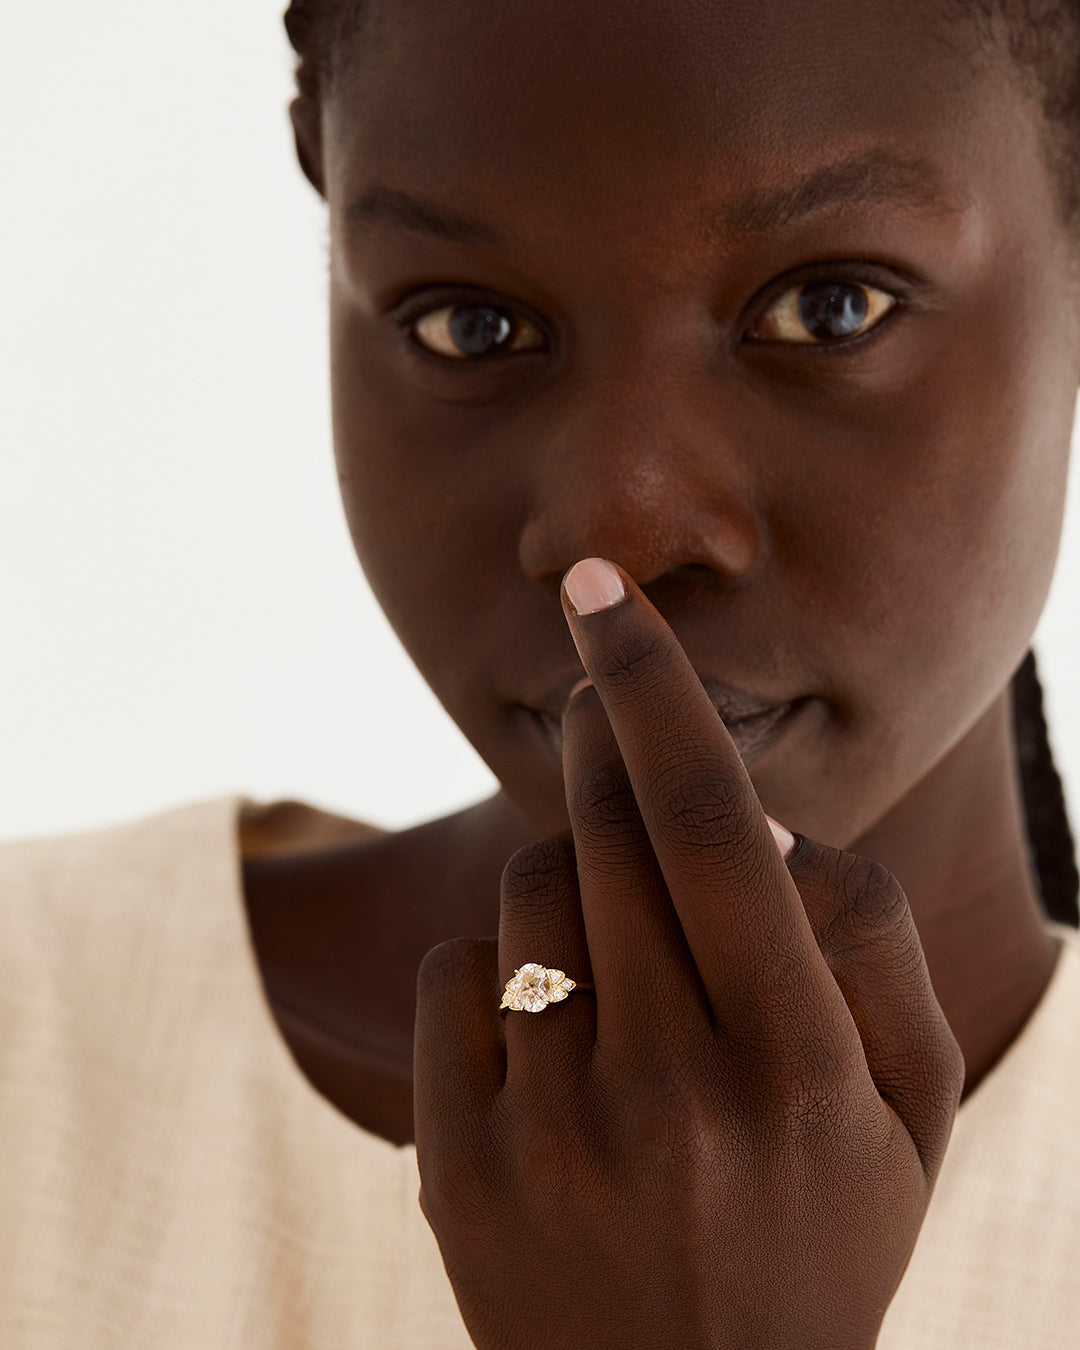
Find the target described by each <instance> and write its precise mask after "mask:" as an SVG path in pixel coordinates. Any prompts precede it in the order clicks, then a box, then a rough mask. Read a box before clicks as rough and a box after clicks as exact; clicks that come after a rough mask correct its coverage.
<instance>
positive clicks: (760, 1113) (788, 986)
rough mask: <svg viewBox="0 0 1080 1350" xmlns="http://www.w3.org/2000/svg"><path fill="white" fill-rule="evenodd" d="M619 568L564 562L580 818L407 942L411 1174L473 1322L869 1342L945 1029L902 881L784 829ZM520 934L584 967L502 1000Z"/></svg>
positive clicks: (907, 1220)
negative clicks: (493, 928) (576, 662)
mask: <svg viewBox="0 0 1080 1350" xmlns="http://www.w3.org/2000/svg"><path fill="white" fill-rule="evenodd" d="M572 572H573V573H574V576H569V574H568V576H569V579H570V583H571V585H572V586H575V577H576V578H577V581H578V582H581V581H582V580H586V581H587V580H589V579H590V578H591V579H592V580H594V581H595V580H596V579H597V578H598V577H601V573H602V569H601V567H600V566H599V565H598V564H597V563H596V562H594V561H593V560H590V561H589V562H588V563H587V564H584V565H583V564H579V565H578V567H577V568H575V569H572ZM612 576H613V577H614V578H615V580H614V582H613V583H612V582H610V580H609V587H610V589H609V590H608V592H607V594H606V598H607V599H608V600H612V599H613V600H614V601H615V603H614V604H612V605H609V606H608V607H606V608H601V609H596V610H595V611H594V612H582V613H580V614H578V613H576V612H575V610H574V608H573V605H572V604H571V603H570V600H569V597H568V595H567V587H566V584H565V582H564V588H563V603H564V607H565V609H566V612H567V618H568V621H569V623H570V627H571V631H572V633H573V635H574V640H575V642H576V643H577V647H578V651H579V654H580V656H581V659H582V662H583V664H584V666H585V669H586V671H587V672H588V674H589V676H590V678H591V680H592V682H593V683H592V685H591V686H587V687H586V688H585V689H583V690H582V691H581V692H579V693H578V694H577V695H576V697H575V698H574V699H572V700H571V703H570V705H569V707H568V709H567V712H566V714H565V716H564V723H563V725H564V766H565V779H566V794H567V806H568V810H569V815H570V821H571V826H572V833H571V832H567V833H564V834H560V835H556V836H554V837H552V838H548V839H543V840H540V841H538V842H537V843H535V844H531V845H529V846H527V847H526V848H523V849H521V850H519V851H518V852H517V853H515V854H514V855H513V857H512V858H511V859H510V861H509V863H508V864H507V867H506V869H505V872H504V874H503V884H502V905H501V920H500V928H499V936H498V942H497V943H496V942H495V941H494V940H493V939H486V940H485V939H467V938H462V939H456V940H454V941H452V942H447V943H443V944H442V945H440V946H438V947H436V948H434V949H433V950H432V951H431V952H429V953H428V955H427V957H426V958H425V960H424V962H423V964H422V966H421V969H420V973H419V980H418V1011H417V1022H416V1045H415V1061H414V1064H415V1068H414V1073H415V1089H414V1112H415V1130H416V1146H417V1157H418V1162H419V1167H420V1175H421V1194H420V1202H421V1205H422V1208H423V1211H424V1214H425V1216H426V1217H427V1219H428V1222H429V1223H430V1224H431V1227H432V1229H433V1230H434V1233H435V1236H436V1238H437V1240H438V1242H439V1246H440V1250H441V1252H442V1256H443V1260H444V1263H445V1266H446V1270H447V1273H448V1275H449V1277H450V1280H451V1283H452V1285H453V1288H454V1292H455V1294H456V1296H457V1300H458V1305H459V1307H460V1309H461V1313H462V1316H463V1318H464V1321H465V1324H466V1326H467V1328H468V1330H469V1334H470V1335H471V1337H472V1339H473V1341H474V1343H475V1344H476V1346H477V1347H480V1350H511V1347H514V1346H518V1345H520V1346H526V1345H533V1344H535V1345H537V1346H543V1347H544V1350H564V1348H565V1350H569V1348H570V1347H574V1350H580V1347H582V1346H588V1347H590V1350H607V1347H610V1348H611V1350H615V1348H616V1347H618V1350H626V1347H631V1346H633V1347H639V1346H640V1347H649V1350H661V1348H666V1347H671V1348H672V1350H676V1347H677V1350H714V1347H715V1348H716V1350H719V1348H720V1347H724V1350H728V1348H729V1347H730V1348H731V1350H751V1347H754V1348H756V1347H768V1348H769V1350H814V1347H822V1350H825V1348H826V1347H827V1350H867V1348H868V1347H871V1346H873V1345H874V1344H875V1342H876V1339H877V1335H878V1331H879V1329H880V1326H881V1322H882V1319H883V1318H884V1315H885V1312H886V1310H887V1308H888V1305H889V1303H890V1301H891V1299H892V1297H893V1294H894V1293H895V1291H896V1288H897V1286H898V1285H899V1282H900V1279H901V1277H902V1275H903V1272H904V1269H905V1267H906V1266H907V1263H908V1260H909V1259H910V1256H911V1252H912V1250H913V1248H914V1245H915V1241H916V1238H917V1236H918V1233H919V1229H920V1226H921V1224H922V1221H923V1218H924V1216H925V1213H926V1208H927V1205H928V1203H929V1200H930V1196H931V1193H932V1190H933V1187H934V1183H935V1180H936V1178H937V1174H938V1170H939V1168H940V1166H941V1162H942V1159H943V1157H944V1154H945V1149H946V1146H947V1143H948V1139H949V1134H950V1131H951V1128H952V1122H953V1119H954V1116H955V1113H956V1107H957V1105H958V1103H959V1099H960V1094H961V1091H962V1087H963V1080H964V1062H963V1057H962V1055H961V1053H960V1049H959V1046H958V1045H957V1042H956V1039H955V1037H954V1036H953V1035H952V1032H951V1031H950V1029H949V1026H948V1023H947V1022H946V1020H945V1017H944V1015H943V1013H942V1011H941V1008H940V1006H939V1004H938V1002H937V999H936V998H935V996H934V992H933V988H932V987H931V983H930V977H929V974H928V971H927V967H926V962H925V960H924V957H923V952H922V946H921V944H920V942H919V937H918V933H917V931H916V928H915V925H914V922H913V920H912V916H911V912H910V909H909V907H908V903H907V899H906V897H905V895H904V893H903V891H902V889H901V888H900V886H899V885H898V883H897V882H896V880H895V879H894V878H893V877H892V876H891V875H890V874H889V873H888V872H887V871H886V870H885V869H884V868H882V867H880V866H879V865H877V864H875V863H873V862H871V861H869V860H868V859H865V858H861V857H858V856H856V855H854V854H850V853H843V852H840V851H837V850H835V849H831V848H827V847H825V846H824V845H821V844H817V843H814V842H813V841H811V840H809V839H806V838H803V837H799V838H797V839H796V840H795V841H794V848H793V849H791V850H790V852H789V853H788V856H787V858H786V860H785V858H784V856H783V855H782V852H781V848H780V847H778V842H777V841H778V839H779V840H780V841H781V844H783V842H785V832H784V831H783V830H777V832H776V836H775V837H774V832H773V830H772V829H771V828H770V822H769V820H768V818H767V817H766V815H765V814H764V812H763V811H762V808H761V805H760V803H759V801H758V799H757V796H756V794H755V792H754V790H753V787H752V785H751V783H750V781H749V779H748V777H747V774H746V771H745V769H744V767H743V764H742V761H741V759H740V758H739V755H738V753H737V751H736V749H735V746H734V745H733V743H732V741H731V738H730V736H729V735H728V733H727V730H726V729H725V727H724V725H723V723H722V722H721V720H720V718H719V716H718V714H717V712H716V710H715V708H714V707H713V705H712V703H711V702H710V700H709V698H708V695H707V694H706V692H705V690H704V688H703V687H702V685H701V682H700V680H699V679H698V677H697V675H696V673H695V672H694V669H693V667H692V666H691V664H690V662H689V660H688V659H687V657H686V655H685V653H684V652H683V650H682V648H681V647H680V646H679V644H678V642H677V640H676V638H675V636H674V634H673V633H672V632H671V630H670V628H669V627H668V626H667V624H666V623H665V622H664V621H663V619H662V618H661V616H660V615H659V614H658V613H657V611H656V610H655V609H654V608H653V607H652V605H650V604H649V602H648V601H647V600H646V599H645V597H644V595H643V594H642V593H641V591H640V590H639V589H638V588H637V587H636V586H635V585H634V583H633V582H632V581H631V580H630V579H629V578H628V577H627V576H626V574H625V573H624V572H622V571H621V569H618V570H616V571H614V572H613V573H612ZM620 583H621V585H620ZM583 590H584V588H583V587H582V586H580V585H576V586H575V595H576V596H577V598H578V599H579V601H580V599H581V595H582V593H583ZM620 593H624V594H625V598H622V599H619V595H620ZM604 598H605V596H604V594H602V593H600V594H598V595H597V596H596V597H595V599H594V601H593V602H592V604H583V605H582V608H583V609H592V608H593V606H594V605H595V603H597V601H598V600H602V599H604ZM527 962H538V963H540V964H541V965H543V966H547V967H554V968H557V969H559V970H562V971H565V972H566V974H567V975H568V976H569V977H571V978H572V979H574V980H578V981H582V982H592V983H593V984H594V985H595V990H594V991H589V990H586V989H581V990H574V991H573V992H571V993H570V994H569V996H568V997H567V998H565V999H563V1000H562V1001H560V1002H558V1003H556V1004H554V1005H552V1006H549V1007H547V1008H545V1009H544V1010H543V1011H542V1012H541V1013H538V1014H530V1013H526V1012H518V1011H507V1012H504V1013H501V1014H500V1012H499V1011H498V1009H499V1001H500V998H501V997H502V993H503V988H504V985H505V983H506V981H507V980H509V979H510V978H511V976H512V975H513V973H514V971H515V969H517V968H520V967H522V966H523V965H525V964H526V963H527Z"/></svg>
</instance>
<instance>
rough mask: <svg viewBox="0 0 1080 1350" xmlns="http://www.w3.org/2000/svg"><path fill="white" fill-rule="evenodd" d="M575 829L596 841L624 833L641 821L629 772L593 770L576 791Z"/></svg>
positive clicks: (607, 767)
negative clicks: (581, 830)
mask: <svg viewBox="0 0 1080 1350" xmlns="http://www.w3.org/2000/svg"><path fill="white" fill-rule="evenodd" d="M573 805H574V807H575V808H576V810H575V813H574V815H575V821H574V823H575V826H578V827H579V828H582V829H584V830H585V831H586V833H587V834H589V835H592V836H593V837H602V836H604V835H608V834H621V833H624V832H625V831H626V829H627V827H628V826H633V825H635V824H636V823H637V821H638V820H639V818H640V812H639V810H638V804H637V798H636V797H635V796H634V789H633V788H632V787H631V785H630V779H629V777H628V776H627V774H626V771H625V769H623V768H621V767H616V766H615V765H611V764H604V765H601V766H599V767H598V768H595V769H591V770H589V772H588V773H586V774H585V776H584V777H583V778H582V779H581V781H580V783H578V784H577V785H576V787H575V789H574V802H573Z"/></svg>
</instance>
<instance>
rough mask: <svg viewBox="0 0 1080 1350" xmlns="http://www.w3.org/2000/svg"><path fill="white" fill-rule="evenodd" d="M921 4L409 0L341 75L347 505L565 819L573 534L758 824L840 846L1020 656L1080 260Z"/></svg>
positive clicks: (995, 92)
mask: <svg viewBox="0 0 1080 1350" xmlns="http://www.w3.org/2000/svg"><path fill="white" fill-rule="evenodd" d="M933 10H934V6H933V5H932V4H931V5H926V6H924V5H921V4H918V3H915V4H913V3H911V2H910V0H869V2H868V0H837V3H835V4H830V5H828V6H822V5H820V4H807V3H805V2H804V0H734V2H733V3H725V4H723V5H717V4H711V3H703V2H701V0H699V2H698V3H682V4H673V3H671V0H668V2H667V3H663V2H662V0H645V2H644V3H639V4H635V5H626V4H623V3H620V0H593V2H592V3H590V4H587V5H582V4H581V3H580V0H555V2H553V3H546V4H536V3H535V0H529V2H528V3H526V2H524V0H501V3H500V4H499V5H498V6H497V7H496V8H495V9H493V8H492V6H491V5H490V4H489V3H487V0H456V2H455V3H452V4H447V3H445V0H409V3H403V2H402V3H395V4H387V5H379V6H376V7H375V8H374V10H373V11H372V14H371V17H370V18H369V20H368V23H367V26H366V29H365V31H364V33H363V34H362V35H360V36H359V38H358V39H357V56H356V57H355V60H354V59H352V58H349V57H345V58H343V59H341V61H340V65H341V66H342V68H345V67H348V68H349V69H348V75H347V78H345V79H343V80H342V81H341V83H340V86H339V88H338V90H337V92H336V94H335V95H334V97H333V98H332V99H331V101H330V102H329V104H328V106H327V107H326V109H325V110H324V119H323V156H324V161H323V162H324V174H325V189H326V195H327V199H328V203H329V207H330V221H331V226H330V231H331V233H330V238H331V303H332V353H333V403H334V423H335V440H336V456H337V463H338V469H339V474H340V481H341V488H342V493H343V496H344V502H345V507H346V511H347V515H348V520H349V525H350V528H351V531H352V536H353V540H354V542H355V545H356V549H357V553H358V555H359V558H360V561H361V563H362V565H363V568H364V571H365V573H366V575H367V577H368V579H369V581H370V583H371V585H372V587H373V589H374V591H375V594H376V595H377V597H378V599H379V601H380V602H381V604H382V606H383V608H384V609H385V611H386V614H387V616H388V618H389V620H390V622H391V623H392V625H393V627H394V629H395V631H396V632H397V634H398V636H399V637H400V639H401V641H402V642H403V644H404V645H405V647H406V649H407V650H408V652H409V654H410V656H411V657H412V658H413V660H414V661H415V662H416V664H417V666H418V668H419V669H420V671H421V672H422V674H423V675H424V677H425V678H426V679H427V681H428V682H429V683H430V685H431V687H432V688H433V690H434V691H435V693H436V694H437V696H438V697H439V699H440V700H441V702H442V703H443V705H444V706H445V708H446V709H447V711H448V712H449V714H450V715H451V717H452V718H453V719H454V721H455V722H456V723H457V724H458V725H459V726H460V727H461V729H462V731H463V732H464V734H465V735H466V736H467V737H468V739H469V740H470V741H471V742H472V744H473V745H474V746H475V747H476V749H477V751H478V752H479V753H480V754H481V755H482V756H483V758H484V760H485V761H486V762H487V763H488V765H489V766H490V767H491V769H492V771H493V772H494V773H495V774H496V775H497V776H498V778H499V779H500V781H501V782H502V784H503V786H504V788H505V790H506V791H507V793H508V794H509V795H510V797H511V798H512V799H513V800H514V801H515V802H516V803H517V805H518V806H519V807H520V808H521V809H522V810H523V811H524V812H525V813H526V814H527V815H528V816H529V818H530V820H531V821H533V822H534V823H535V825H536V827H537V829H538V831H540V832H545V833H546V832H553V831H554V830H557V829H561V828H564V827H565V826H566V823H567V817H566V808H565V802H564V798H563V784H562V762H561V754H560V742H559V730H558V723H559V716H560V712H561V708H562V705H563V703H564V702H565V699H566V695H567V693H568V690H569V687H570V686H571V684H572V683H573V682H574V681H575V680H576V679H577V678H578V677H579V675H580V674H581V667H580V665H579V662H578V660H577V657H576V654H575V651H574V646H573V643H572V641H571V638H570V634H569V631H568V630H567V627H566V624H565V620H564V618H563V614H562V610H561V606H560V601H559V583H560V579H561V577H562V575H563V573H564V572H565V570H566V569H567V568H568V567H570V566H571V565H572V564H573V563H574V562H576V561H577V560H578V559H579V558H582V557H587V556H590V555H601V556H604V557H607V558H612V559H614V560H615V561H617V562H619V563H621V564H622V566H623V567H625V568H626V569H627V570H628V571H629V572H630V573H631V574H632V575H633V576H634V577H635V578H636V580H637V581H638V582H639V584H640V585H642V586H643V588H644V589H645V592H646V593H647V594H648V595H649V596H650V598H651V599H652V601H653V603H654V604H655V605H656V606H657V607H658V608H659V610H660V611H661V613H662V614H663V615H664V616H665V618H666V619H667V620H668V622H669V623H670V624H671V626H672V627H673V629H674V631H675V633H676V635H677V636H678V638H679V640H680V641H681V643H682V645H683V647H684V648H685V650H686V652H687V653H688V655H689V657H690V659H691V660H692V662H693V663H694V665H695V667H696V669H697V670H698V672H699V674H700V675H701V677H702V679H703V680H704V681H705V683H706V687H707V688H710V692H712V693H713V694H714V697H715V699H716V701H717V704H718V708H719V709H720V711H721V713H722V715H723V716H724V717H725V720H726V721H728V722H729V723H730V724H732V731H733V735H734V736H735V739H736V743H737V744H738V745H739V746H740V749H741V750H742V752H743V756H744V759H745V761H746V765H747V768H748V770H749V772H750V775H751V777H752V779H753V781H754V784H755V786H756V788H757V791H758V793H759V795H760V797H761V800H762V802H763V804H764V806H765V809H766V810H767V811H769V812H770V813H771V814H772V815H774V816H776V817H777V818H779V819H780V820H782V821H784V822H785V823H786V824H788V825H789V826H791V827H792V828H794V829H797V830H801V831H803V832H804V833H807V834H810V835H811V836H813V837H815V838H818V839H820V840H822V841H825V842H828V843H832V844H835V845H839V846H843V845H846V844H849V843H850V842H851V841H853V840H854V839H855V838H857V837H858V836H859V835H860V834H861V833H862V832H863V831H865V830H866V829H867V828H869V826H870V825H872V824H873V823H875V822H876V821H877V820H879V819H880V818H881V817H882V816H883V815H884V814H885V813H886V812H887V811H888V810H889V809H890V807H892V806H893V805H894V804H895V803H896V802H897V801H899V799H900V798H902V797H903V796H904V794H905V793H906V792H907V791H908V790H909V789H910V788H911V787H912V786H913V785H914V784H915V783H916V782H917V781H918V780H919V779H920V778H921V777H922V776H923V775H924V774H925V773H926V772H927V770H928V769H929V768H931V767H932V766H933V764H935V763H936V762H937V761H938V760H939V759H940V758H941V756H942V755H943V754H945V752H946V751H948V750H949V749H950V748H951V747H952V746H953V745H955V744H956V743H957V742H958V741H959V740H960V739H961V738H962V737H963V736H964V735H965V733H966V732H967V731H968V730H970V729H971V727H972V726H973V725H974V723H975V722H976V721H977V719H978V718H979V717H980V715H981V714H982V713H983V712H985V711H986V709H987V708H988V707H989V705H990V704H991V703H992V702H993V701H994V699H995V697H996V696H997V695H999V694H1000V692H1001V690H1002V689H1003V687H1004V686H1005V684H1006V683H1007V681H1008V679H1009V676H1010V675H1011V672H1012V671H1013V669H1014V668H1015V666H1016V665H1017V664H1018V662H1019V661H1020V659H1021V657H1022V656H1023V653H1024V651H1025V650H1026V648H1027V645H1028V642H1029V638H1030V635H1031V633H1032V630H1033V628H1034V626H1035V623H1036V620H1037V617H1038V615H1039V612H1040V609H1041V608H1042V604H1043V601H1044V599H1045V595H1046V592H1047V589H1048V585H1049V580H1050V576H1051V571H1052V567H1053V560H1054V556H1055V553H1056V549H1057V541H1058V535H1059V531H1060V524H1061V514H1062V506H1063V496H1064V485H1065V477H1066V465H1067V454H1068V445H1069V433H1070V428H1071V424H1072V417H1073V411H1074V401H1075V395H1076V383H1077V367H1078V364H1080V356H1078V339H1077V322H1076V319H1077V295H1076V289H1075V287H1074V281H1073V276H1074V273H1073V258H1074V253H1073V248H1072V245H1071V243H1070V240H1069V238H1068V236H1067V234H1066V231H1065V229H1064V227H1063V226H1062V225H1061V224H1060V223H1059V221H1058V218H1057V213H1056V211H1055V206H1054V199H1053V184H1052V180H1051V178H1050V176H1049V173H1048V171H1047V169H1046V168H1045V166H1044V160H1043V156H1042V151H1041V148H1040V145H1041V142H1040V136H1041V134H1042V127H1041V123H1040V120H1039V114H1038V113H1037V111H1036V110H1035V109H1034V108H1033V107H1031V106H1030V105H1029V104H1028V102H1027V101H1026V100H1025V99H1024V97H1023V96H1022V95H1021V94H1020V93H1019V92H1018V91H1017V90H1016V88H1015V87H1014V85H1013V84H1012V82H1011V80H1010V79H1009V78H1008V76H1007V74H1006V73H1005V71H1004V69H1003V67H1001V66H999V65H998V64H997V63H996V62H995V61H991V60H985V61H980V62H976V61H975V59H974V56H973V54H972V51H971V49H970V44H965V43H964V42H963V41H962V40H961V38H960V37H959V36H956V37H955V38H954V39H952V40H946V39H947V37H948V35H947V34H946V33H945V32H944V30H942V29H941V28H940V27H939V26H935V24H934V22H933V21H932V20H933ZM424 344H426V347H427V349H425V345H424ZM662 697H663V691H657V698H658V702H659V701H660V700H662ZM658 720H659V719H658ZM740 721H741V722H742V725H741V726H740V725H738V723H739V722H740Z"/></svg>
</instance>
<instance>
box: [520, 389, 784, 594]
mask: <svg viewBox="0 0 1080 1350" xmlns="http://www.w3.org/2000/svg"><path fill="white" fill-rule="evenodd" d="M739 439H740V438H739V437H738V435H737V434H736V433H735V432H734V430H733V428H732V426H731V425H730V419H727V418H725V415H724V410H723V407H722V404H721V403H720V402H718V396H717V393H716V391H715V389H712V390H704V391H698V392H697V393H696V395H695V393H694V391H691V390H687V389H686V388H685V385H683V386H682V387H680V385H679V384H678V383H677V382H676V381H675V380H670V379H669V380H667V381H661V380H658V379H657V378H656V377H655V376H654V377H653V379H652V380H651V381H648V382H644V381H642V380H641V379H640V378H638V379H635V378H634V377H633V376H629V377H628V378H623V379H619V380H614V379H613V380H609V381H607V382H606V383H602V382H599V381H593V382H591V383H590V384H589V386H588V388H585V387H579V388H578V389H577V390H576V391H575V393H574V394H573V395H571V396H569V397H568V398H567V399H566V400H565V402H564V404H563V406H562V407H561V408H559V409H557V410H554V415H553V416H552V417H551V418H550V419H549V420H548V421H547V423H546V431H545V434H544V436H543V438H542V443H541V444H540V445H539V446H537V447H536V453H535V454H534V455H532V456H531V457H530V464H531V470H530V473H531V477H530V483H529V489H530V491H529V510H528V512H527V515H526V518H525V521H524V525H523V527H522V530H521V533H520V536H519V543H518V557H519V562H520V565H521V568H522V570H523V571H524V573H525V574H526V575H527V576H528V577H529V578H531V579H532V580H533V581H535V582H537V583H538V584H540V585H542V586H544V587H546V588H549V589H552V590H554V591H555V592H556V594H557V593H558V588H559V583H560V582H561V580H562V577H563V574H564V573H565V572H566V570H567V568H569V567H571V566H573V564H574V563H575V562H577V561H578V559H579V558H586V557H594V556H596V557H604V558H611V559H613V560H614V561H615V562H617V563H619V564H620V565H621V566H622V567H624V568H625V569H626V571H628V572H629V573H630V575H631V576H632V577H633V578H634V580H635V581H636V582H637V583H638V585H639V586H643V587H644V586H647V585H648V584H649V583H650V582H652V581H655V580H657V579H658V578H659V577H661V576H663V575H664V574H665V573H668V572H673V571H675V570H677V569H679V568H686V567H697V568H701V567H705V568H708V569H710V571H712V572H713V573H715V574H716V576H715V579H717V580H724V581H728V582H731V583H735V582H745V580H746V579H747V578H748V577H749V576H750V575H751V574H752V573H753V572H754V570H755V568H757V567H758V566H759V565H760V563H761V559H762V554H763V534H762V530H761V528H760V526H759V521H758V519H757V515H756V512H755V508H754V500H753V497H754V484H753V481H752V479H753V475H752V465H751V464H750V462H749V458H750V457H749V455H748V454H747V452H746V451H745V449H741V448H740V447H739V445H738V441H739Z"/></svg>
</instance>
